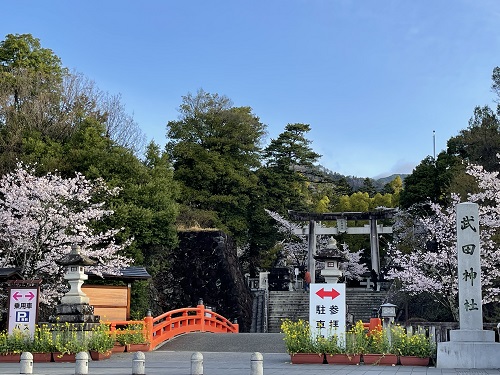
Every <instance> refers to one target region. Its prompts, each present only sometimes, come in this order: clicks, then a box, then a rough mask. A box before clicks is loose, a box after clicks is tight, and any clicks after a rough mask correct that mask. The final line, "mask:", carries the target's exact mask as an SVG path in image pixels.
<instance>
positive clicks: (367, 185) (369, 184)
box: [359, 177, 377, 198]
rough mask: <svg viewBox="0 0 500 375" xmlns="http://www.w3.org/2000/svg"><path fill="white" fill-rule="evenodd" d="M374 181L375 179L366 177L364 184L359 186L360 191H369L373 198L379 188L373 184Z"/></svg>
mask: <svg viewBox="0 0 500 375" xmlns="http://www.w3.org/2000/svg"><path fill="white" fill-rule="evenodd" d="M373 182H374V181H373V179H371V178H368V177H366V178H365V179H364V180H363V186H361V187H360V188H359V191H360V192H362V193H368V196H370V198H372V197H373V196H374V195H375V193H376V192H377V189H375V185H374V184H373Z"/></svg>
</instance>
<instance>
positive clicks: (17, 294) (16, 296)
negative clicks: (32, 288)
mask: <svg viewBox="0 0 500 375" xmlns="http://www.w3.org/2000/svg"><path fill="white" fill-rule="evenodd" d="M22 296H23V295H22V294H21V293H19V292H15V293H14V294H13V295H12V298H14V299H15V300H16V301H17V300H18V299H19V297H22Z"/></svg>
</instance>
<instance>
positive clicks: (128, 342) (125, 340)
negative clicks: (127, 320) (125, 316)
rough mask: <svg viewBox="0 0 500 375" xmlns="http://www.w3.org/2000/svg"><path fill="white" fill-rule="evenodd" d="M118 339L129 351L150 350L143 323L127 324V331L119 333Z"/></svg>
mask: <svg viewBox="0 0 500 375" xmlns="http://www.w3.org/2000/svg"><path fill="white" fill-rule="evenodd" d="M117 341H118V342H120V343H122V344H124V345H125V346H126V351H127V352H135V351H148V350H149V342H148V340H147V338H146V334H145V332H144V324H142V323H139V324H129V325H127V327H126V328H125V332H124V333H120V334H119V335H117Z"/></svg>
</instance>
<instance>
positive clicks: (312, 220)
mask: <svg viewBox="0 0 500 375" xmlns="http://www.w3.org/2000/svg"><path fill="white" fill-rule="evenodd" d="M395 212H396V209H395V208H385V207H384V208H382V209H378V210H375V211H370V212H329V213H323V214H320V213H313V212H295V211H288V214H289V216H290V219H292V220H296V221H309V225H308V226H305V227H303V228H301V229H299V230H296V231H294V234H296V235H307V236H308V249H309V252H308V260H307V263H308V265H307V267H308V269H309V270H314V269H315V268H316V267H315V260H314V258H313V254H314V252H315V250H316V236H317V235H321V234H331V235H334V234H339V233H348V234H369V235H370V250H371V263H372V269H373V270H375V272H377V275H378V274H379V273H380V249H379V238H378V235H379V234H385V233H392V227H384V226H382V225H378V224H377V220H379V219H390V218H392V217H393V216H394V214H395ZM347 220H369V221H370V225H369V226H364V227H352V228H349V227H347ZM321 221H337V226H336V227H330V228H323V227H321V225H317V222H321ZM311 278H312V280H311V282H313V283H314V281H315V280H314V278H315V277H314V272H311Z"/></svg>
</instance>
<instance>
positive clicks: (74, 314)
mask: <svg viewBox="0 0 500 375" xmlns="http://www.w3.org/2000/svg"><path fill="white" fill-rule="evenodd" d="M56 263H57V264H59V265H61V266H65V267H66V274H65V275H64V278H65V279H66V280H68V283H69V286H70V289H69V291H68V292H67V293H66V294H65V295H64V296H63V297H62V298H61V304H60V305H58V306H57V307H56V314H57V317H56V320H57V321H58V322H60V323H64V322H70V323H98V322H99V318H100V317H99V316H95V315H94V307H93V306H90V305H89V298H88V297H87V295H86V294H85V293H84V292H83V291H82V285H83V282H84V281H85V280H87V279H88V276H87V275H86V274H85V266H92V265H94V264H96V263H97V262H96V261H94V260H92V259H90V258H89V257H88V256H86V255H82V254H80V247H79V246H76V245H73V246H72V247H71V252H70V253H69V254H67V255H65V256H64V257H63V258H62V259H60V260H59V261H56Z"/></svg>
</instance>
